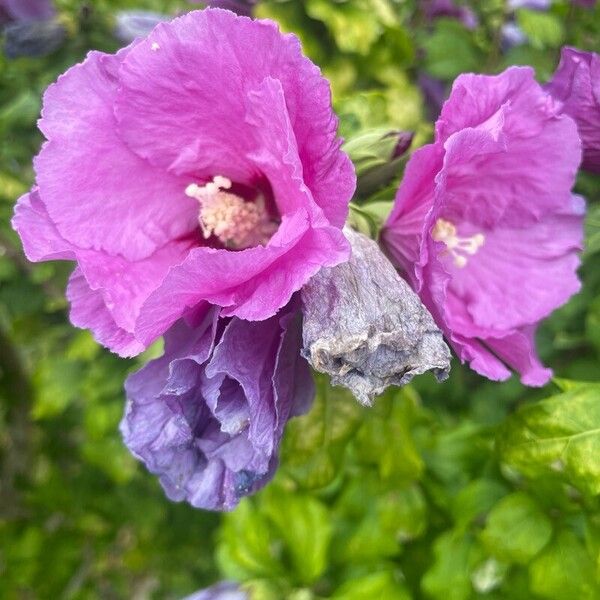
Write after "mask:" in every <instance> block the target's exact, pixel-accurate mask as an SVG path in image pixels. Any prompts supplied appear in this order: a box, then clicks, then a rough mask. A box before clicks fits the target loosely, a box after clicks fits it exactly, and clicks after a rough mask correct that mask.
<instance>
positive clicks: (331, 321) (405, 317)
mask: <svg viewBox="0 0 600 600" xmlns="http://www.w3.org/2000/svg"><path fill="white" fill-rule="evenodd" d="M344 233H345V235H346V237H347V238H348V241H349V242H350V244H351V246H352V258H351V259H350V261H348V262H346V263H344V264H341V265H338V266H335V267H332V268H325V269H321V271H319V273H317V274H316V275H315V276H314V277H313V278H312V279H311V280H310V281H309V282H308V283H307V284H306V285H305V286H304V288H303V289H302V304H303V310H304V331H303V351H302V352H303V355H304V356H305V357H306V358H307V360H308V361H309V362H310V364H311V365H312V366H313V368H315V369H316V370H317V371H320V372H322V373H327V374H328V375H330V376H331V381H332V383H333V384H334V385H343V386H345V387H347V388H348V389H349V390H350V391H351V392H352V393H353V394H354V395H355V396H356V398H357V399H358V400H359V401H360V402H361V403H362V404H366V405H370V404H372V402H373V399H374V398H375V397H376V396H378V395H379V394H381V393H382V392H383V391H384V390H385V389H386V388H387V387H388V386H390V385H405V384H407V383H408V382H409V381H410V380H411V379H412V378H413V377H414V376H415V375H419V374H421V373H424V372H425V371H429V370H433V372H434V373H435V375H436V377H437V378H438V380H443V379H446V377H447V376H448V372H449V370H450V351H449V350H448V347H447V346H446V344H445V343H444V341H443V338H442V333H441V332H440V330H439V329H438V328H437V327H436V325H435V323H434V321H433V318H432V317H431V315H430V314H429V312H428V311H427V309H426V308H425V307H424V306H423V304H422V303H421V301H420V300H419V298H418V296H417V295H416V294H415V293H414V292H413V291H412V290H411V288H410V286H409V285H408V284H407V283H406V282H405V281H404V280H403V279H402V278H401V277H400V276H399V275H398V273H397V272H396V269H395V268H394V267H393V265H392V264H391V263H390V262H389V261H388V259H387V258H386V257H385V256H384V255H383V253H382V252H381V250H380V249H379V247H378V245H377V243H376V242H374V241H373V240H371V239H369V238H368V237H366V236H364V235H362V234H360V233H357V232H356V231H354V230H352V229H349V228H346V229H344Z"/></svg>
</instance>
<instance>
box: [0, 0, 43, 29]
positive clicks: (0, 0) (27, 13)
mask: <svg viewBox="0 0 600 600" xmlns="http://www.w3.org/2000/svg"><path fill="white" fill-rule="evenodd" d="M54 15H55V11H54V4H53V2H52V0H0V24H2V23H8V22H11V21H17V22H19V21H44V20H47V19H51V18H52V17H53V16H54Z"/></svg>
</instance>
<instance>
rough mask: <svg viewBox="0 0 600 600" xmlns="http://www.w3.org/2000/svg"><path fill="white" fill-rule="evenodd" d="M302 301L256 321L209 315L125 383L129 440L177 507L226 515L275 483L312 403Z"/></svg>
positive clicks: (170, 340) (214, 310)
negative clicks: (290, 437)
mask: <svg viewBox="0 0 600 600" xmlns="http://www.w3.org/2000/svg"><path fill="white" fill-rule="evenodd" d="M298 304H299V303H298V302H297V300H295V299H294V300H292V302H291V304H290V305H288V306H287V307H286V308H284V309H283V310H282V311H281V312H280V313H279V314H278V315H276V316H274V317H271V318H270V319H267V320H265V321H254V322H251V321H244V320H242V319H237V318H220V317H219V308H218V307H214V306H213V307H210V308H208V309H207V308H204V309H202V310H201V311H200V314H196V315H194V322H193V323H192V324H190V323H186V322H185V321H184V320H181V321H179V322H178V323H176V324H175V325H174V326H173V327H172V328H171V329H170V330H169V331H168V332H167V334H166V335H165V351H164V354H163V356H162V357H161V358H158V359H156V360H153V361H151V362H150V363H148V364H147V365H146V366H145V367H143V368H142V369H141V370H140V371H138V372H137V373H135V374H133V375H131V376H130V377H129V378H128V380H127V382H126V384H125V389H126V392H127V406H126V413H125V416H124V418H123V421H122V423H121V431H122V433H123V437H124V440H125V443H126V445H127V446H128V447H129V449H130V450H131V452H132V453H133V454H134V455H135V456H136V457H137V458H138V459H140V460H142V461H143V462H144V463H145V465H146V467H147V468H148V469H149V470H150V471H151V472H152V473H154V474H156V475H158V476H159V478H160V482H161V484H162V486H163V488H164V489H165V492H166V494H167V496H168V497H169V498H170V499H171V500H175V501H182V500H186V501H187V502H189V503H190V504H192V505H193V506H195V507H197V508H203V509H209V510H230V509H232V508H234V507H235V506H236V505H237V503H238V502H239V500H240V499H241V498H242V497H243V496H246V495H248V494H251V493H253V492H255V491H256V490H258V489H259V488H261V487H262V486H263V485H265V483H266V482H267V481H269V479H271V477H272V476H273V474H274V471H275V468H276V467H277V453H278V448H279V442H280V440H281V436H282V434H283V429H284V427H285V424H286V423H287V421H288V420H289V418H290V417H292V416H295V415H299V414H302V413H304V412H306V411H307V410H308V408H309V407H310V405H311V403H312V400H313V397H314V384H313V381H312V376H311V373H310V369H309V367H308V364H307V363H306V361H305V360H304V359H303V358H302V357H301V356H300V348H301V346H302V332H301V323H300V321H301V319H300V314H299V311H298Z"/></svg>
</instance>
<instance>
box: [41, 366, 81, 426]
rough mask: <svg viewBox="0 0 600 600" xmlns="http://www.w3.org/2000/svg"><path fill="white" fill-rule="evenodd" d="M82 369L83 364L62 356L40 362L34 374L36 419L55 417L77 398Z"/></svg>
mask: <svg viewBox="0 0 600 600" xmlns="http://www.w3.org/2000/svg"><path fill="white" fill-rule="evenodd" d="M81 369H82V365H81V363H78V362H75V361H71V360H67V359H65V358H64V357H62V356H61V355H60V354H59V355H56V356H52V357H47V358H44V359H43V360H41V361H40V362H39V364H38V366H37V370H36V372H35V374H34V385H35V389H36V396H35V401H34V404H33V409H32V417H33V418H34V419H48V418H51V417H55V416H57V415H59V414H60V413H62V412H63V411H64V410H65V409H66V408H67V407H68V406H69V405H70V404H71V403H72V402H73V401H74V400H75V399H76V398H77V396H78V394H79V392H80V387H81Z"/></svg>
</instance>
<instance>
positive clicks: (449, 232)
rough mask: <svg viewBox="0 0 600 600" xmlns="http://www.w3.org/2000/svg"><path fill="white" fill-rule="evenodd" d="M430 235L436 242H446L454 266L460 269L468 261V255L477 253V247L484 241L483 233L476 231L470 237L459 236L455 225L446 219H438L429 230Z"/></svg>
mask: <svg viewBox="0 0 600 600" xmlns="http://www.w3.org/2000/svg"><path fill="white" fill-rule="evenodd" d="M431 237H432V238H433V239H434V240H435V241H436V242H443V243H444V244H446V248H447V250H446V251H445V252H444V254H446V253H448V254H450V255H451V256H452V259H453V261H454V264H455V266H457V267H458V268H459V269H462V268H463V267H465V266H466V265H467V262H469V258H468V257H469V256H474V255H475V254H477V252H478V251H479V249H480V248H481V247H482V246H483V244H484V243H485V236H484V235H483V233H476V234H475V235H472V236H470V237H459V236H458V235H457V232H456V226H455V225H454V224H453V223H451V222H450V221H446V219H438V220H437V221H436V223H435V226H434V228H433V229H432V230H431Z"/></svg>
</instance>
